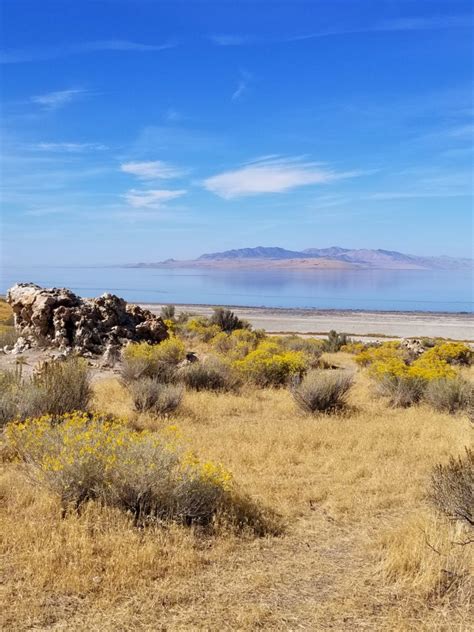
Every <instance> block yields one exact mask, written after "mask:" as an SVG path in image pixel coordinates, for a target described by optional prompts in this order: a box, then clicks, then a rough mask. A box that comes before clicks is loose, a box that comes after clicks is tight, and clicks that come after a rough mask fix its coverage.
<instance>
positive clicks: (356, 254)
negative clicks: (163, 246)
mask: <svg viewBox="0 0 474 632" xmlns="http://www.w3.org/2000/svg"><path fill="white" fill-rule="evenodd" d="M289 259H325V260H328V261H339V262H344V263H348V264H352V265H353V266H355V267H361V266H362V267H365V268H388V269H390V268H392V269H393V268H415V269H459V268H471V267H472V266H473V261H472V259H457V258H455V257H446V256H440V257H420V256H416V255H409V254H404V253H402V252H398V251H396V250H385V249H383V248H377V249H370V248H360V249H350V248H342V247H340V246H330V247H328V248H306V249H305V250H288V249H286V248H280V247H278V246H271V247H267V246H257V247H255V248H236V249H232V250H224V251H222V252H213V253H206V254H203V255H201V256H200V257H199V258H198V259H197V261H201V262H205V261H207V262H213V261H215V262H219V261H229V262H230V261H244V260H268V261H272V260H274V261H277V260H278V261H281V260H289Z"/></svg>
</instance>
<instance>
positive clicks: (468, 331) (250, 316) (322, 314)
mask: <svg viewBox="0 0 474 632" xmlns="http://www.w3.org/2000/svg"><path fill="white" fill-rule="evenodd" d="M141 306H142V307H146V308H147V309H149V310H151V311H152V312H154V313H159V312H160V309H161V307H162V305H161V304H157V303H146V304H144V303H142V304H141ZM230 307H231V309H232V310H233V311H234V312H235V313H236V314H237V315H238V316H240V317H241V318H245V320H248V321H249V322H250V323H251V324H252V326H253V327H255V328H258V329H265V330H266V331H268V332H270V333H277V332H292V333H299V334H316V335H322V334H326V333H327V332H328V331H329V330H331V329H335V330H336V331H339V332H345V333H348V334H351V335H353V336H355V337H357V336H361V337H374V338H376V337H378V336H388V337H393V338H414V337H415V338H420V337H424V336H426V337H429V338H435V337H440V338H451V339H453V340H466V341H471V342H474V314H466V313H447V312H442V313H441V312H436V313H435V312H377V311H371V312H369V311H367V312H366V311H356V310H354V311H351V310H318V309H298V308H294V309H287V308H273V307H239V306H230ZM212 308H213V306H211V305H176V310H177V312H178V313H179V312H182V311H187V312H192V313H195V314H200V315H203V316H209V315H211V314H212Z"/></svg>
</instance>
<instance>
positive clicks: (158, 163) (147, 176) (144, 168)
mask: <svg viewBox="0 0 474 632" xmlns="http://www.w3.org/2000/svg"><path fill="white" fill-rule="evenodd" d="M120 170H121V171H123V172H124V173H129V174H131V175H133V176H137V178H140V179H142V180H160V179H163V180H168V179H170V178H178V177H179V176H181V175H182V174H183V171H182V170H181V169H178V168H177V167H174V166H173V165H169V164H168V163H166V162H163V161H162V160H152V161H148V162H124V163H122V164H121V165H120Z"/></svg>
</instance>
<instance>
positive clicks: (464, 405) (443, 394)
mask: <svg viewBox="0 0 474 632" xmlns="http://www.w3.org/2000/svg"><path fill="white" fill-rule="evenodd" d="M424 397H425V399H426V401H427V402H428V403H429V404H430V406H432V407H433V408H434V409H435V410H439V411H440V412H447V413H451V414H453V413H456V412H458V411H461V410H466V409H468V408H469V406H470V405H471V404H472V403H474V385H473V384H472V383H471V382H468V381H467V380H465V379H464V378H462V377H460V376H457V377H455V378H451V379H448V378H441V379H438V380H432V381H431V382H429V383H428V386H427V388H426V392H425V395H424Z"/></svg>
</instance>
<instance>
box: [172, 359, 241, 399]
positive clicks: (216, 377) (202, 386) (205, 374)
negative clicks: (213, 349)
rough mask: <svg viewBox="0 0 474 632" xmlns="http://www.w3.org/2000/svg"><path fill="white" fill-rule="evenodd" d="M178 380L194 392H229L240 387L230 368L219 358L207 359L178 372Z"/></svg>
mask: <svg viewBox="0 0 474 632" xmlns="http://www.w3.org/2000/svg"><path fill="white" fill-rule="evenodd" d="M178 379H179V380H180V381H181V382H182V383H183V384H185V385H186V386H187V387H188V388H191V389H193V390H196V391H204V390H207V391H229V390H235V389H236V388H238V386H239V385H240V382H239V379H238V376H236V374H235V372H234V371H233V369H232V367H231V366H230V365H229V364H228V363H227V362H225V361H224V360H221V359H219V358H215V357H209V358H206V359H205V360H203V361H202V362H193V363H191V364H188V365H186V366H184V367H182V368H181V369H180V370H179V374H178Z"/></svg>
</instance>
